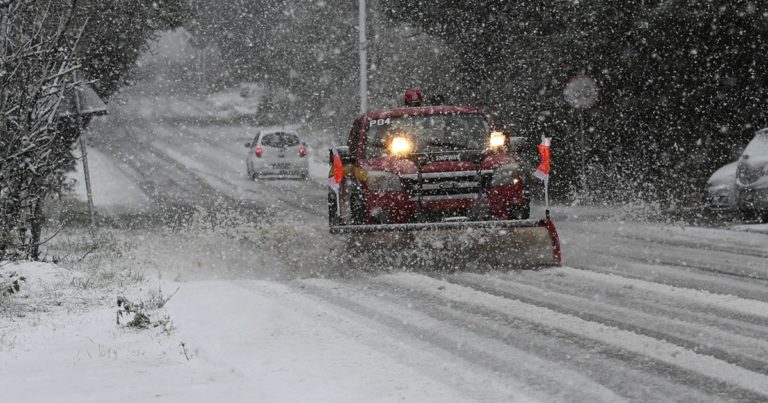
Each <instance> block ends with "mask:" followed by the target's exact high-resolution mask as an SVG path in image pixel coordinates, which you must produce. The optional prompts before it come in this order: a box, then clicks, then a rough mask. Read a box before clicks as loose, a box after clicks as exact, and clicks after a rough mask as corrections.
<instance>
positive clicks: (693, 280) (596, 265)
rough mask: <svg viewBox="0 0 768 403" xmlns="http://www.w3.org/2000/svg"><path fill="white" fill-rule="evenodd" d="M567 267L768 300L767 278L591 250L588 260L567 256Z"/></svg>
mask: <svg viewBox="0 0 768 403" xmlns="http://www.w3.org/2000/svg"><path fill="white" fill-rule="evenodd" d="M568 266H569V267H573V268H578V269H583V270H589V271H592V272H598V273H606V274H616V275H619V276H621V277H625V278H634V279H640V280H645V281H650V282H654V283H658V284H666V285H670V286H676V287H685V288H695V289H702V290H707V291H709V292H713V293H719V294H727V295H739V296H741V297H742V298H748V299H754V300H758V301H764V302H765V301H768V282H767V281H761V280H756V279H745V278H743V277H735V276H731V275H723V274H719V273H715V272H711V271H705V270H699V269H696V268H691V267H685V266H668V265H657V264H651V263H648V262H644V261H636V260H634V259H624V258H617V257H616V256H612V255H610V254H607V253H600V252H595V253H592V254H591V256H590V259H589V261H582V259H571V260H569V261H568Z"/></svg>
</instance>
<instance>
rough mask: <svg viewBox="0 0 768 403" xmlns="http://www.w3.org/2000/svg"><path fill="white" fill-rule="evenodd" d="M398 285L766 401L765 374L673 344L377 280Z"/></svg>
mask: <svg viewBox="0 0 768 403" xmlns="http://www.w3.org/2000/svg"><path fill="white" fill-rule="evenodd" d="M380 278H381V279H382V280H385V281H387V282H389V283H391V284H392V285H393V286H396V287H405V288H412V289H415V290H419V291H421V292H423V293H425V294H428V295H432V296H436V297H439V298H442V299H445V300H449V301H454V302H458V303H467V304H473V305H478V306H481V307H483V308H485V309H488V310H491V311H495V312H498V313H501V314H505V315H509V316H512V317H516V318H519V319H522V320H526V321H531V322H536V323H541V324H543V325H546V326H548V327H552V328H555V329H559V330H562V331H566V332H568V333H572V334H574V335H577V336H578V337H582V338H588V339H592V340H595V341H598V342H601V343H605V344H608V345H611V346H615V347H619V348H621V349H623V350H627V351H629V352H632V353H636V354H639V355H642V356H646V357H648V358H651V359H653V360H657V361H660V362H662V363H665V364H668V365H671V366H674V367H677V368H681V369H683V370H686V371H690V372H693V373H697V374H699V375H702V376H704V377H707V378H710V379H712V380H716V381H723V382H726V383H728V384H730V385H733V386H736V387H737V388H738V389H740V390H741V391H742V392H741V393H745V394H746V395H749V396H750V398H751V399H755V400H765V399H768V376H766V375H763V374H759V373H755V372H752V371H749V370H746V369H744V368H742V367H739V366H737V365H733V364H730V363H727V362H724V361H722V360H719V359H716V358H714V357H711V356H707V355H702V354H698V353H696V352H693V351H690V350H688V349H685V348H682V347H680V346H677V345H675V344H672V343H669V342H666V341H663V340H657V339H655V338H653V337H649V336H644V335H640V334H636V333H633V332H630V331H626V330H622V329H618V328H615V327H612V326H608V325H605V324H601V323H595V322H590V321H587V320H584V319H581V318H578V317H575V316H572V315H566V314H562V313H560V312H556V311H553V310H551V309H548V308H543V307H540V306H536V305H531V304H527V303H524V302H520V301H516V300H510V299H505V298H503V297H499V296H496V295H491V294H487V293H484V292H482V291H478V290H475V289H472V288H467V287H464V286H459V285H455V284H451V283H450V282H447V281H441V280H436V279H433V278H430V277H425V276H420V275H416V274H409V273H401V274H392V275H386V276H382V277H380Z"/></svg>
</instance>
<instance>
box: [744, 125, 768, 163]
mask: <svg viewBox="0 0 768 403" xmlns="http://www.w3.org/2000/svg"><path fill="white" fill-rule="evenodd" d="M744 155H749V156H763V157H768V131H761V132H758V133H757V135H755V138H753V139H752V141H750V142H749V144H747V148H745V149H744Z"/></svg>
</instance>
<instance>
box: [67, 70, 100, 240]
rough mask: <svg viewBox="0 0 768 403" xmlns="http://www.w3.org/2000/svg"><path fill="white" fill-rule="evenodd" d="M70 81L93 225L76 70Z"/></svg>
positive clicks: (91, 194) (89, 214) (86, 155)
mask: <svg viewBox="0 0 768 403" xmlns="http://www.w3.org/2000/svg"><path fill="white" fill-rule="evenodd" d="M72 83H73V85H74V87H75V88H74V92H75V94H74V101H75V112H76V114H75V116H76V118H75V119H76V122H77V133H78V134H79V135H80V151H81V153H82V158H83V174H84V175H85V191H86V193H87V195H88V217H89V220H90V225H91V227H93V225H94V222H95V220H94V219H93V192H92V191H91V174H90V172H89V171H88V151H87V144H86V139H85V133H83V132H82V131H83V116H82V112H83V111H82V105H81V104H80V94H79V90H78V88H77V70H75V71H73V72H72Z"/></svg>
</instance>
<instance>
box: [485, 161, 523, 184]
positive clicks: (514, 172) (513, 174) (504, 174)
mask: <svg viewBox="0 0 768 403" xmlns="http://www.w3.org/2000/svg"><path fill="white" fill-rule="evenodd" d="M520 172H521V171H520V165H517V164H508V165H502V166H500V167H498V168H496V171H494V172H493V180H492V181H491V186H501V185H517V184H518V183H520V182H521V181H522V179H520Z"/></svg>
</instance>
